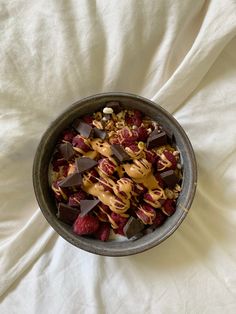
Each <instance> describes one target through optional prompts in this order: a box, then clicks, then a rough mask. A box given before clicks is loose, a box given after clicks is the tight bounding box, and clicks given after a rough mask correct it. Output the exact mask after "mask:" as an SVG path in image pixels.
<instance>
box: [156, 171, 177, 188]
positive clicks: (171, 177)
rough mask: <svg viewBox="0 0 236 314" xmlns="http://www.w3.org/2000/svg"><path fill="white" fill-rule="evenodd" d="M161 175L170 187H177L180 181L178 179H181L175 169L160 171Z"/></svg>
mask: <svg viewBox="0 0 236 314" xmlns="http://www.w3.org/2000/svg"><path fill="white" fill-rule="evenodd" d="M160 176H161V178H162V180H163V181H164V182H165V184H166V185H167V186H168V187H169V188H173V187H175V185H176V183H178V181H179V179H178V177H177V176H176V174H175V172H174V170H167V171H164V172H162V173H160Z"/></svg>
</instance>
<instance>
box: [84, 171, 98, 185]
mask: <svg viewBox="0 0 236 314" xmlns="http://www.w3.org/2000/svg"><path fill="white" fill-rule="evenodd" d="M86 175H87V178H88V180H89V181H91V182H92V183H96V182H97V181H98V177H99V174H98V172H97V171H96V170H95V169H91V170H90V171H87V172H86Z"/></svg>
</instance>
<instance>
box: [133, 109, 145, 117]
mask: <svg viewBox="0 0 236 314" xmlns="http://www.w3.org/2000/svg"><path fill="white" fill-rule="evenodd" d="M133 115H134V117H135V118H139V119H142V116H143V114H142V112H141V111H139V110H134V111H133Z"/></svg>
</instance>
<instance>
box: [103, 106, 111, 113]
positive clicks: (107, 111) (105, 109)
mask: <svg viewBox="0 0 236 314" xmlns="http://www.w3.org/2000/svg"><path fill="white" fill-rule="evenodd" d="M102 112H103V113H105V114H112V113H113V109H112V108H109V107H105V108H104V109H103V111H102Z"/></svg>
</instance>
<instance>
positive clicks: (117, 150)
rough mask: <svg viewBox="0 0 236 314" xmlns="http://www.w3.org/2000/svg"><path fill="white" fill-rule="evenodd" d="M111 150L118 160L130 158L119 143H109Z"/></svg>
mask: <svg viewBox="0 0 236 314" xmlns="http://www.w3.org/2000/svg"><path fill="white" fill-rule="evenodd" d="M111 151H112V153H113V154H114V155H115V157H116V158H117V159H118V160H119V161H120V162H123V161H125V160H129V159H130V156H129V155H128V154H127V153H126V151H125V150H124V148H123V147H122V146H121V145H119V144H113V145H111Z"/></svg>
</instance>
